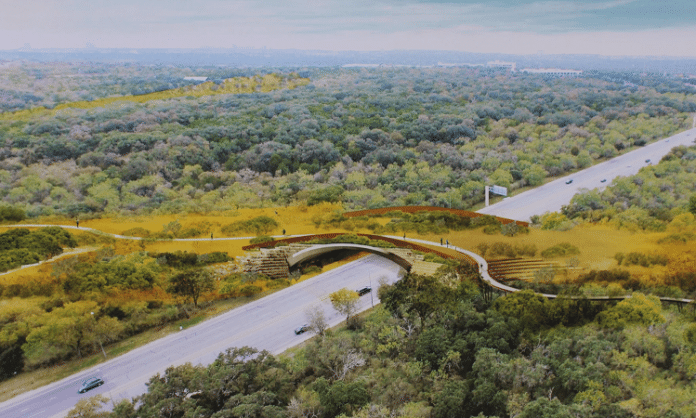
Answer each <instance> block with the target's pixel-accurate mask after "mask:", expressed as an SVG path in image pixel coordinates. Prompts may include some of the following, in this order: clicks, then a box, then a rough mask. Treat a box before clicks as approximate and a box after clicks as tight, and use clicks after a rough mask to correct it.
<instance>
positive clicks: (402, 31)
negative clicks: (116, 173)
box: [0, 0, 696, 58]
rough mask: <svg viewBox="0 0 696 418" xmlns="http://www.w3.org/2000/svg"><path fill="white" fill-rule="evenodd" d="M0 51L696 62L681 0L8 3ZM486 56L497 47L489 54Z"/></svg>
mask: <svg viewBox="0 0 696 418" xmlns="http://www.w3.org/2000/svg"><path fill="white" fill-rule="evenodd" d="M5 3H7V4H5V5H3V14H2V16H0V50H16V49H19V48H22V47H23V46H24V45H26V44H29V45H32V46H33V48H35V49H45V48H59V49H68V48H84V47H86V46H95V47H96V48H108V49H111V48H119V49H143V48H147V49H151V48H154V49H172V48H173V49H199V48H232V46H233V45H236V46H238V47H239V48H245V49H246V48H250V49H262V48H263V47H266V48H268V49H275V50H287V49H293V50H307V51H374V52H379V51H394V50H398V51H408V50H417V51H422V50H446V51H458V52H464V51H468V52H471V53H495V54H522V55H534V54H536V53H538V52H539V51H543V53H544V54H550V55H556V54H582V55H601V56H638V57H644V56H651V57H652V56H655V57H684V58H696V43H694V42H690V41H689V40H692V39H696V13H694V7H693V3H692V2H691V1H690V0H670V1H668V2H656V1H654V0H582V1H580V0H494V1H488V2H485V1H482V0H355V1H352V2H343V1H339V0H320V1H306V0H265V1H263V2H261V1H256V0H199V1H197V2H195V3H194V2H170V1H166V0H121V1H119V2H113V1H108V0H71V1H70V2H48V1H45V0H27V1H25V2H8V1H5ZM490 51H495V52H490Z"/></svg>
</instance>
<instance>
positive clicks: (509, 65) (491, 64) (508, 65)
mask: <svg viewBox="0 0 696 418" xmlns="http://www.w3.org/2000/svg"><path fill="white" fill-rule="evenodd" d="M486 67H488V68H505V69H508V70H510V71H512V72H513V73H514V72H515V69H516V68H517V63H515V62H506V61H498V60H495V61H488V62H487V63H486Z"/></svg>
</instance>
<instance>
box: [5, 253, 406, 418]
mask: <svg viewBox="0 0 696 418" xmlns="http://www.w3.org/2000/svg"><path fill="white" fill-rule="evenodd" d="M403 273H404V271H403V269H401V268H400V267H399V266H398V265H397V264H396V263H394V262H392V261H389V260H387V259H385V258H382V257H380V256H376V255H368V256H366V257H363V258H361V259H360V260H357V261H354V262H351V263H349V264H346V265H344V266H341V267H338V268H336V269H334V270H331V271H328V272H326V273H323V274H321V275H318V276H315V277H313V278H311V279H308V280H305V281H303V282H301V283H298V284H296V285H293V286H291V287H289V288H286V289H283V290H281V291H278V292H276V293H274V294H272V295H269V296H267V297H264V298H262V299H259V300H257V301H254V302H251V303H248V304H247V305H244V306H242V307H239V308H236V309H234V310H231V311H229V312H226V313H224V314H221V315H219V316H217V317H215V318H212V319H210V320H207V321H204V322H202V323H200V324H198V325H196V326H193V327H190V328H188V329H185V330H183V331H180V332H177V333H174V334H170V335H169V336H167V337H164V338H162V339H159V340H157V341H154V342H152V343H150V344H148V345H145V346H143V347H140V348H137V349H135V350H133V351H131V352H128V353H126V354H123V355H122V356H119V357H116V358H114V359H112V360H110V361H108V362H106V363H103V364H100V365H97V366H95V367H93V368H91V369H89V370H85V371H82V372H80V373H78V374H75V375H73V376H70V377H68V378H65V379H63V380H61V381H59V382H55V383H52V384H50V385H47V386H45V387H42V388H39V389H36V390H34V391H31V392H28V393H25V394H22V395H19V396H17V397H15V398H13V399H10V400H8V401H6V402H3V403H2V404H0V416H2V417H17V418H30V417H31V418H34V417H36V418H39V417H40V418H46V417H56V418H57V417H64V416H65V415H66V414H67V412H68V411H69V410H70V409H71V408H72V407H73V406H74V405H75V403H76V402H77V401H78V400H80V399H82V398H84V397H89V396H93V395H96V394H102V395H104V396H106V397H107V398H110V399H112V400H113V402H118V401H119V400H120V399H124V398H131V397H133V396H136V395H139V394H141V393H144V392H145V391H146V390H147V389H146V386H145V383H146V382H147V381H148V380H149V379H150V377H152V376H153V375H155V374H156V373H162V372H164V370H166V368H167V367H169V366H171V365H180V364H184V363H187V362H188V363H192V364H204V365H207V364H210V363H212V362H213V360H215V358H217V355H218V354H219V353H220V352H222V351H224V350H225V349H227V348H230V347H242V346H251V347H256V348H258V349H261V350H263V349H265V350H268V351H270V352H272V353H274V354H278V353H282V352H283V351H285V350H286V349H287V348H289V347H292V346H295V345H297V344H299V343H300V342H302V341H304V340H306V339H308V338H310V337H311V333H305V334H302V335H295V333H294V331H293V330H294V329H295V328H296V327H298V326H300V325H302V324H303V323H305V322H306V314H305V312H306V311H307V309H309V308H311V307H313V306H320V307H321V308H322V309H323V310H324V312H325V314H326V317H327V321H328V323H329V324H330V326H334V325H337V324H339V323H340V322H341V321H343V320H345V317H342V316H341V315H340V314H338V313H337V312H336V311H335V310H334V309H333V307H332V306H331V302H330V300H329V299H328V295H329V294H330V293H332V292H334V291H336V290H339V289H341V288H343V287H347V288H348V289H358V288H361V287H363V286H366V285H369V284H370V283H371V284H372V289H373V293H372V295H370V294H367V295H364V296H362V297H361V298H360V307H359V310H360V311H363V310H365V309H368V308H369V307H371V305H372V301H373V300H372V299H371V296H372V297H373V298H374V303H375V304H376V303H378V302H379V300H378V298H377V292H376V291H377V284H378V280H379V279H380V277H384V278H385V280H386V282H387V283H393V282H395V281H396V280H398V279H399V278H400V277H401V275H402V274H403ZM90 376H98V377H101V378H102V379H104V381H105V384H104V385H103V386H101V387H99V388H96V389H93V390H91V391H90V392H88V393H86V394H83V395H80V394H78V393H77V389H78V387H79V385H80V382H81V381H82V380H84V379H86V378H87V377H90Z"/></svg>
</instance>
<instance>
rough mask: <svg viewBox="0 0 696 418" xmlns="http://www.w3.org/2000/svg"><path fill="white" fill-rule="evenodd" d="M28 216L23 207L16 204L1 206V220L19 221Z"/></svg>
mask: <svg viewBox="0 0 696 418" xmlns="http://www.w3.org/2000/svg"><path fill="white" fill-rule="evenodd" d="M26 217H27V215H26V213H24V210H23V209H20V208H16V207H14V206H0V221H10V222H19V221H22V220H24V219H25V218H26Z"/></svg>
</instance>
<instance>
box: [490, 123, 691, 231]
mask: <svg viewBox="0 0 696 418" xmlns="http://www.w3.org/2000/svg"><path fill="white" fill-rule="evenodd" d="M695 137H696V129H690V130H688V131H685V132H682V133H679V134H676V135H673V136H671V137H669V138H666V139H662V140H660V141H657V142H653V143H652V144H649V145H646V146H644V147H641V148H638V149H636V150H634V151H631V152H628V153H626V154H624V155H621V156H618V157H616V158H613V159H611V160H609V161H605V162H603V163H600V164H597V165H593V166H592V167H589V168H586V169H585V170H582V171H578V172H577V173H574V174H571V175H568V176H565V177H563V178H560V179H556V180H554V181H552V182H549V183H547V184H545V185H543V186H540V187H537V188H535V189H532V190H528V191H526V192H524V193H520V194H518V195H515V196H511V197H508V198H506V199H503V200H502V201H500V202H498V203H495V204H493V205H490V206H488V207H487V208H483V209H480V210H478V211H477V212H479V213H485V214H488V215H495V216H500V217H503V218H509V219H515V220H518V221H529V220H530V218H531V217H532V215H541V214H544V213H546V212H558V211H560V210H561V207H562V206H563V205H567V204H568V203H570V199H571V198H572V197H573V196H574V195H575V194H576V193H578V192H579V191H580V189H589V190H591V189H595V188H599V189H603V188H605V187H606V186H608V185H609V184H611V181H612V180H613V179H614V178H616V177H619V176H623V177H626V176H630V175H633V174H636V173H638V170H640V169H641V168H642V167H645V166H647V165H650V164H657V163H658V162H659V161H660V159H661V158H662V157H663V156H665V155H666V154H667V153H668V152H669V151H670V150H671V149H672V148H674V147H676V146H678V145H686V146H689V145H693V144H694V138H695ZM646 160H650V161H649V162H646ZM603 179H606V180H607V181H606V182H604V183H602V180H603ZM569 180H573V182H572V183H570V184H566V182H568V181H569Z"/></svg>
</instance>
